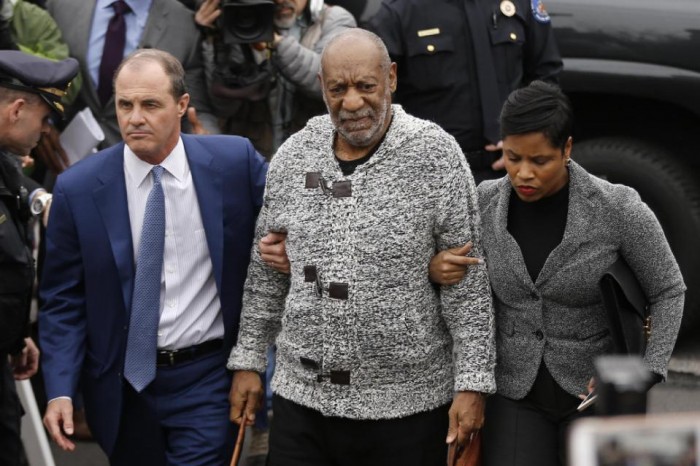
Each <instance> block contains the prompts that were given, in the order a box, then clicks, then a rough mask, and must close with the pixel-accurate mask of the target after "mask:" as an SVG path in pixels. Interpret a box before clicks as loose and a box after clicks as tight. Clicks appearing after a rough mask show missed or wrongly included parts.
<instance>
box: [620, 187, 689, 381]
mask: <svg viewBox="0 0 700 466" xmlns="http://www.w3.org/2000/svg"><path fill="white" fill-rule="evenodd" d="M617 189H619V190H620V193H619V194H620V195H621V198H620V199H618V201H619V202H616V203H615V204H616V206H617V208H619V209H620V211H619V215H617V218H619V221H620V223H619V229H618V232H619V239H620V254H621V255H622V257H624V258H625V260H626V261H627V263H628V264H629V266H630V268H631V269H632V270H633V271H634V274H635V276H636V277H637V280H639V283H640V284H641V286H642V289H643V290H644V293H645V294H646V296H647V299H648V300H649V315H650V316H651V329H652V330H651V337H650V339H649V343H648V345H647V350H646V354H645V355H644V362H645V364H646V365H647V367H648V368H649V370H651V371H652V372H654V373H656V374H658V375H660V376H662V377H664V378H665V377H666V372H667V365H668V362H669V360H670V358H671V352H672V351H673V347H674V344H675V341H676V337H677V336H678V330H679V328H680V325H681V318H682V316H683V303H684V299H685V290H686V287H685V284H684V283H683V277H682V275H681V271H680V269H679V267H678V263H677V262H676V259H675V257H674V256H673V252H672V251H671V248H670V246H669V244H668V241H667V240H666V236H665V235H664V232H663V230H662V229H661V225H660V224H659V221H658V220H657V219H656V216H655V215H654V213H653V212H652V211H651V209H650V208H649V206H648V205H646V204H645V203H644V202H643V201H642V200H641V199H640V197H639V195H638V194H637V192H636V191H634V190H632V189H630V188H627V187H618V188H617Z"/></svg>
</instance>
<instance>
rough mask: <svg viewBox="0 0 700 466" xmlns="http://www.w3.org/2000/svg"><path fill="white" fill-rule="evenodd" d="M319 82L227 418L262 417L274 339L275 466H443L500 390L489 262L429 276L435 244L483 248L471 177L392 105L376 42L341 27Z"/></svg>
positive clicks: (267, 224)
mask: <svg viewBox="0 0 700 466" xmlns="http://www.w3.org/2000/svg"><path fill="white" fill-rule="evenodd" d="M320 78H321V87H322V90H323V94H324V100H325V102H326V106H327V107H328V110H329V113H330V115H325V116H322V117H316V118H314V119H312V120H311V121H309V123H308V124H307V126H306V127H305V128H304V129H303V130H301V131H300V132H298V133H296V134H295V135H293V136H292V137H291V138H290V139H288V140H287V142H285V143H284V144H283V145H282V147H281V148H280V150H279V151H278V153H277V155H276V156H275V158H274V159H273V160H272V162H271V164H270V169H269V172H268V179H267V188H266V193H265V203H264V207H263V209H262V211H261V213H260V216H259V218H258V225H257V235H258V238H261V237H262V236H263V235H264V234H266V233H267V232H268V231H276V232H284V233H286V234H287V242H286V249H287V254H288V256H289V263H290V267H291V273H290V274H289V275H287V274H284V273H281V272H278V271H276V270H274V269H273V268H271V267H269V266H268V265H267V264H266V263H265V262H264V261H263V259H262V258H261V255H260V251H259V249H258V247H256V248H255V250H254V251H253V254H252V258H251V265H250V268H249V270H248V278H247V282H246V286H245V292H244V297H243V311H242V316H241V322H240V330H239V336H238V342H237V345H236V346H235V347H234V349H233V350H232V352H231V356H230V359H229V363H228V367H229V368H230V369H232V370H235V371H236V373H235V375H234V380H233V386H232V388H231V395H230V399H231V404H232V408H231V418H232V420H234V421H235V422H238V423H247V424H250V423H251V422H252V420H253V419H254V412H255V409H256V408H257V406H258V404H259V395H260V393H261V381H260V376H259V375H258V374H259V373H260V372H263V371H264V370H265V367H266V365H267V361H266V353H267V348H268V347H269V345H271V344H273V343H274V344H276V345H277V356H276V358H277V359H276V363H277V366H276V373H275V376H274V378H273V381H272V389H273V392H274V397H273V412H274V417H273V421H272V426H271V432H270V452H269V458H268V461H269V462H268V464H269V465H272V466H277V465H284V466H295V465H300V466H301V465H304V466H310V465H319V466H320V465H331V464H333V465H360V464H361V465H363V466H366V465H383V466H384V465H393V464H396V465H398V464H400V465H402V466H407V465H415V466H419V465H420V466H425V465H442V464H445V455H446V447H445V442H446V441H447V443H452V442H457V443H464V442H466V440H467V439H468V438H469V436H470V434H471V433H472V432H473V431H474V430H476V429H478V428H480V427H481V425H482V422H483V394H485V393H492V392H493V391H494V390H495V382H494V364H495V348H494V315H493V308H492V303H491V292H490V288H489V283H488V277H487V273H486V267H485V265H484V264H483V263H481V264H479V265H477V266H475V267H471V268H470V269H469V271H468V273H467V276H466V277H465V279H464V280H462V281H461V282H460V283H459V284H457V285H453V286H445V287H442V288H441V289H437V288H435V287H434V286H433V285H431V283H430V281H429V279H428V263H429V261H430V258H431V257H432V255H434V253H435V251H436V250H442V249H445V248H451V247H455V246H457V245H461V244H464V243H465V242H467V241H471V242H472V245H473V248H472V253H473V254H475V255H477V256H478V255H479V254H480V252H481V239H480V234H481V232H480V228H479V211H478V208H477V197H476V189H475V186H474V182H473V179H472V176H471V174H470V172H469V169H468V167H467V165H466V163H465V161H464V157H463V156H462V153H461V151H460V148H459V146H458V145H457V143H456V141H455V140H454V138H453V137H452V136H450V135H448V134H447V133H446V132H444V131H443V130H442V129H440V128H439V127H438V126H437V125H436V124H434V123H431V122H428V121H423V120H420V119H417V118H414V117H412V116H410V115H408V114H406V113H405V112H404V111H403V110H402V108H401V107H400V106H398V105H391V93H392V92H393V91H394V90H395V89H396V65H395V64H393V63H391V62H390V59H389V56H388V53H387V51H386V48H385V47H384V44H383V43H382V42H381V40H380V39H379V38H378V37H377V36H375V35H374V34H372V33H370V32H367V31H363V30H359V29H351V30H348V31H346V32H344V33H342V34H340V35H338V36H337V37H336V38H334V39H333V40H332V41H331V42H330V43H329V44H328V46H327V47H326V48H325V50H324V53H323V57H322V68H321V75H320ZM448 426H449V428H448Z"/></svg>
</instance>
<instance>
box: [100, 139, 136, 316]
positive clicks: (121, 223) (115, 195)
mask: <svg viewBox="0 0 700 466" xmlns="http://www.w3.org/2000/svg"><path fill="white" fill-rule="evenodd" d="M109 150H110V151H111V153H110V155H109V157H108V158H107V159H106V162H105V167H104V170H102V172H101V174H100V175H99V176H98V179H99V181H100V182H101V183H102V186H100V187H98V188H97V189H95V190H94V191H93V198H94V199H95V204H96V205H97V209H98V210H99V212H100V215H101V216H102V222H103V223H104V225H105V229H106V230H107V235H108V236H109V243H110V245H111V247H112V251H111V252H112V255H113V256H114V262H115V263H116V265H117V270H118V271H119V277H120V279H121V285H122V294H123V296H124V304H125V305H126V311H127V314H128V313H129V312H130V309H131V293H132V289H133V285H134V245H133V242H132V238H131V222H130V220H129V206H128V203H127V200H126V184H125V181H124V144H119V145H117V146H114V147H112V148H111V149H109Z"/></svg>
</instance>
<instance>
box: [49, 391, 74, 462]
mask: <svg viewBox="0 0 700 466" xmlns="http://www.w3.org/2000/svg"><path fill="white" fill-rule="evenodd" d="M44 426H45V427H46V430H48V431H49V435H51V438H52V439H53V440H54V441H55V442H56V443H57V444H58V446H59V447H61V449H62V450H65V451H73V450H75V444H74V443H73V442H71V441H70V440H69V439H68V437H67V435H73V402H72V401H71V400H69V399H66V398H57V399H55V400H51V401H50V402H49V404H48V405H47V406H46V414H44Z"/></svg>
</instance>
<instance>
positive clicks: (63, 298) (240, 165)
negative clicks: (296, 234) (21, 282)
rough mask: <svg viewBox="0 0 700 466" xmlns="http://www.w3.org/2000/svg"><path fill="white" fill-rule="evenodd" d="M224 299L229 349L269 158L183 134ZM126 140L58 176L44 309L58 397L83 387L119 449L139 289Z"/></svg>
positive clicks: (243, 144) (53, 393)
mask: <svg viewBox="0 0 700 466" xmlns="http://www.w3.org/2000/svg"><path fill="white" fill-rule="evenodd" d="M182 140H183V143H184V146H185V152H186V154H187V160H188V163H189V166H190V170H191V172H192V179H193V182H194V186H195V191H196V193H197V199H198V201H199V208H200V211H201V216H202V223H203V225H204V230H205V232H206V239H207V245H208V247H209V253H210V256H211V261H212V265H213V269H214V276H215V279H216V286H217V288H218V292H219V297H220V300H221V310H222V313H223V320H224V325H225V336H224V340H225V350H226V351H229V350H230V348H231V347H232V346H233V344H234V342H235V339H236V335H237V333H238V321H239V316H240V310H241V296H242V291H243V283H244V281H245V277H246V271H247V268H248V262H249V256H250V250H251V245H252V242H253V234H254V228H255V219H256V216H257V214H258V211H259V209H260V207H261V204H262V197H263V190H264V184H265V175H266V171H267V164H266V163H265V161H264V160H263V158H262V157H261V156H260V155H259V154H257V153H256V152H255V150H254V149H253V146H252V145H251V144H250V142H249V141H248V140H247V139H244V138H239V137H236V136H190V135H185V134H183V135H182ZM123 164H124V145H123V143H120V144H117V145H116V146H113V147H110V148H109V149H106V150H104V151H102V152H100V153H98V154H95V155H93V156H90V157H88V158H86V159H85V160H84V161H82V162H81V163H79V164H77V165H75V166H74V167H72V168H71V169H69V170H67V171H66V172H64V173H63V174H61V176H59V177H58V181H57V182H56V186H55V188H54V198H53V204H52V207H51V219H50V222H49V227H48V231H47V234H46V262H45V265H44V271H43V279H42V284H41V296H42V299H43V301H44V305H43V306H42V309H41V312H40V313H39V326H40V335H41V336H40V341H41V347H42V353H43V354H42V356H43V360H42V365H43V371H44V378H45V381H46V392H47V396H48V399H52V398H55V397H58V396H71V397H74V396H75V395H76V392H77V390H78V385H79V384H80V388H81V390H82V393H83V397H84V402H85V408H86V413H87V415H88V420H89V422H90V426H91V428H92V431H93V434H94V435H95V437H96V439H97V440H98V442H99V443H100V445H101V446H102V448H104V450H105V451H106V452H107V453H108V454H111V451H112V448H113V446H114V442H115V441H116V436H117V432H118V427H119V419H120V413H121V403H122V383H123V377H122V371H123V366H124V352H125V347H126V336H127V332H128V325H129V313H130V310H131V297H132V290H133V286H134V272H135V266H134V259H133V258H134V252H133V245H132V235H131V227H130V222H129V212H128V206H127V199H126V185H125V181H124V166H123Z"/></svg>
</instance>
